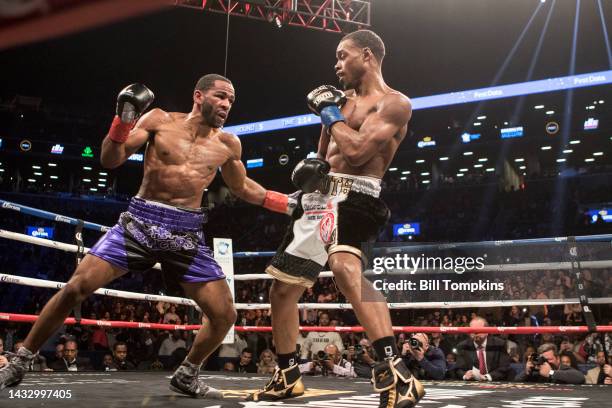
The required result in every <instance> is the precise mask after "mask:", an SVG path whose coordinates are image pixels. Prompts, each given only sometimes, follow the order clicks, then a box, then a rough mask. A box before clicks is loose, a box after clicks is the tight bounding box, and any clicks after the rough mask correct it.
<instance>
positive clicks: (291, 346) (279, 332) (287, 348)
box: [270, 280, 306, 368]
mask: <svg viewBox="0 0 612 408" xmlns="http://www.w3.org/2000/svg"><path fill="white" fill-rule="evenodd" d="M305 289H306V288H305V287H304V286H298V285H291V284H288V283H285V282H281V281H279V280H275V281H274V282H273V283H272V287H271V288H270V304H271V306H272V334H273V336H274V344H275V346H276V354H290V353H295V346H296V343H297V338H298V336H299V334H300V332H299V325H300V322H299V315H298V307H297V303H298V301H299V300H300V298H301V297H302V294H303V293H304V290H305ZM281 368H287V367H282V366H281Z"/></svg>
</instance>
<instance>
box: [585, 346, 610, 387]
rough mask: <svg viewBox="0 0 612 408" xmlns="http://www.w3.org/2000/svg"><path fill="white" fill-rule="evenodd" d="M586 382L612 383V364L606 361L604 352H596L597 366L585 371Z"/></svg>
mask: <svg viewBox="0 0 612 408" xmlns="http://www.w3.org/2000/svg"><path fill="white" fill-rule="evenodd" d="M586 383H587V384H611V385H612V366H611V365H610V364H608V362H607V361H606V353H605V352H603V351H600V352H598V353H597V366H596V367H594V368H591V369H590V370H589V371H588V372H587V374H586Z"/></svg>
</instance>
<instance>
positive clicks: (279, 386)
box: [246, 364, 304, 401]
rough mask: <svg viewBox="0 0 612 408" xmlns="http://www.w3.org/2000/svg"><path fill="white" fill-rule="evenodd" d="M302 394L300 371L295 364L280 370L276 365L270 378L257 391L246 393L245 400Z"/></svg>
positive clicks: (280, 397)
mask: <svg viewBox="0 0 612 408" xmlns="http://www.w3.org/2000/svg"><path fill="white" fill-rule="evenodd" d="M303 394H304V383H303V382H302V373H300V367H299V366H298V365H297V364H294V365H292V366H291V367H289V368H285V369H284V370H281V369H280V368H278V367H276V370H275V371H274V374H273V375H272V378H271V379H270V381H268V383H267V384H266V386H265V387H264V388H263V389H262V390H259V391H255V392H254V393H252V394H249V395H247V397H246V400H247V401H276V400H280V399H286V398H293V397H299V396H300V395H303Z"/></svg>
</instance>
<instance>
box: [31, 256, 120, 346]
mask: <svg viewBox="0 0 612 408" xmlns="http://www.w3.org/2000/svg"><path fill="white" fill-rule="evenodd" d="M126 272H127V271H126V270H125V269H121V268H119V267H117V266H113V265H111V264H110V263H109V262H107V261H105V260H103V259H101V258H98V257H97V256H93V255H86V256H85V258H83V261H82V262H81V263H80V264H79V266H78V267H77V269H76V271H75V272H74V274H73V275H72V277H71V278H70V280H69V281H68V283H67V284H66V286H64V287H63V288H62V289H61V290H60V291H59V292H58V293H56V294H55V295H54V296H53V297H52V298H51V299H50V300H49V302H47V304H46V305H45V307H44V308H43V310H42V312H41V313H40V316H39V317H38V320H36V322H35V323H34V326H32V330H30V333H28V336H27V337H26V339H25V340H24V342H23V346H24V347H25V348H26V349H28V350H29V351H31V352H33V353H36V352H37V351H38V349H40V347H41V346H42V345H43V344H44V343H45V341H47V339H48V338H49V337H50V336H51V335H52V334H53V333H55V331H56V330H57V329H59V327H60V326H61V325H62V324H63V323H64V319H65V318H66V317H67V316H68V314H70V311H71V310H72V309H73V308H74V307H75V306H76V305H78V304H79V303H81V302H83V300H85V299H86V298H87V297H88V296H89V295H91V294H92V293H93V292H94V291H95V290H97V289H99V288H101V287H103V286H105V285H106V284H108V283H109V282H111V281H113V280H115V279H117V278H118V277H120V276H122V275H123V274H125V273H126Z"/></svg>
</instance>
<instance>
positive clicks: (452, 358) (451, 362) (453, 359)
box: [446, 353, 457, 373]
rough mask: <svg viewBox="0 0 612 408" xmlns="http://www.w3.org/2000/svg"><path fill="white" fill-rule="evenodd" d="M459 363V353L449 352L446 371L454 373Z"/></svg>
mask: <svg viewBox="0 0 612 408" xmlns="http://www.w3.org/2000/svg"><path fill="white" fill-rule="evenodd" d="M456 365H457V355H456V354H455V353H448V354H447V355H446V371H447V373H449V372H450V373H452V372H454V371H455V366H456Z"/></svg>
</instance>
